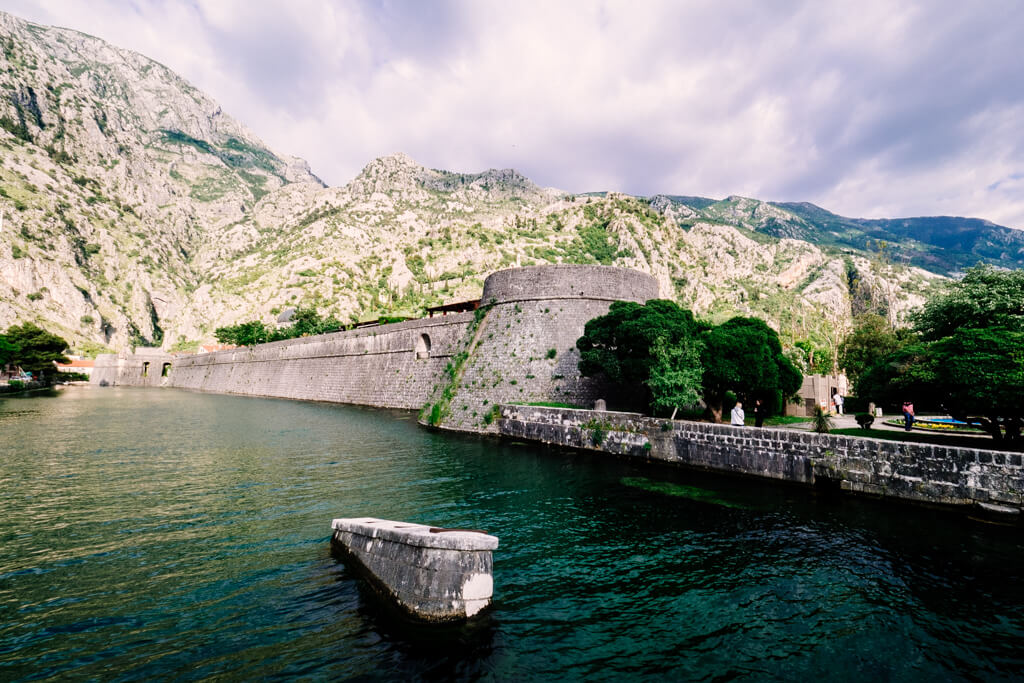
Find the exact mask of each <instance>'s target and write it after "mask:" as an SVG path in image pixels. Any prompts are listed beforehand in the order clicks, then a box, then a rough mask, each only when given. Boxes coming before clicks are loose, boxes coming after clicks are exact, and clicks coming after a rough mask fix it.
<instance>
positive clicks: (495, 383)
mask: <svg viewBox="0 0 1024 683" xmlns="http://www.w3.org/2000/svg"><path fill="white" fill-rule="evenodd" d="M657 296H658V283H657V280H655V279H654V278H652V277H651V276H649V275H645V274H643V273H640V272H638V271H633V270H627V269H624V268H613V267H610V266H580V265H556V266H532V267H527V268H516V269H511V270H505V271H499V272H497V273H494V274H492V275H491V276H490V277H488V278H487V280H486V281H485V282H484V298H483V300H482V304H483V306H482V308H481V310H479V311H477V312H476V313H459V314H454V315H448V316H442V317H435V318H425V319H421V320H411V321H406V322H402V323H395V324H391V325H381V326H378V327H370V328H362V329H358V330H349V331H346V332H336V333H333V334H325V335H319V336H316V337H305V338H302V339H291V340H287V341H280V342H273V343H270V344H260V345H257V346H253V347H246V348H239V349H232V350H228V351H220V352H217V353H212V354H202V355H194V356H193V355H178V356H171V355H168V354H162V353H159V352H157V353H154V352H153V350H148V349H147V350H141V349H140V350H139V352H138V353H136V354H134V355H122V356H116V357H115V356H101V357H100V359H97V364H96V368H95V370H94V372H93V376H92V381H93V383H96V384H102V383H106V384H121V385H133V386H171V387H181V388H185V389H193V390H197V391H210V392H220V393H230V394H244V395H250V396H273V397H279V398H294V399H305V400H316V401H328V402H336V403H355V404H360V405H368V406H378V407H386V408H412V409H419V408H422V407H423V406H424V405H426V404H428V403H429V404H431V405H439V406H441V407H442V408H443V410H442V411H441V415H440V417H441V419H440V420H439V421H438V426H440V427H443V428H447V429H455V430H463V431H490V432H494V431H495V430H496V426H495V425H494V424H493V420H491V421H490V422H488V421H486V420H485V416H487V415H488V414H489V413H490V412H491V411H492V410H493V407H494V406H495V404H497V403H502V402H527V403H529V402H541V401H544V402H559V403H570V404H574V405H584V406H589V405H590V404H591V403H592V402H593V401H594V400H595V399H596V398H608V397H607V396H604V395H603V388H602V387H600V386H598V385H597V384H596V383H595V382H593V381H592V380H590V379H587V378H582V377H580V375H579V370H578V368H577V364H578V362H579V352H578V351H577V350H576V340H577V339H579V337H580V335H582V334H583V327H584V325H586V323H587V321H589V320H591V319H592V318H595V317H597V316H599V315H603V314H604V313H607V311H608V307H609V306H610V305H611V303H612V302H613V301H616V300H620V299H621V300H626V301H636V302H641V303H642V302H644V301H647V300H648V299H653V298H656V297H657ZM424 335H425V336H426V337H429V340H430V350H429V353H428V354H424V355H425V356H426V357H422V358H420V357H418V356H419V355H420V354H418V352H417V350H418V348H422V347H423V346H424V344H423V341H422V340H423V337H424ZM549 355H550V357H549ZM165 362H170V363H171V368H170V372H169V373H168V375H167V376H166V377H164V376H162V372H161V369H162V367H163V363H165ZM449 362H451V363H452V366H453V367H455V368H456V372H455V379H454V381H453V380H452V377H451V376H450V375H449V374H448V373H446V372H445V367H446V366H447V365H448V364H449ZM146 363H149V365H148V366H146V365H145V364H146ZM145 368H148V372H144V369H145Z"/></svg>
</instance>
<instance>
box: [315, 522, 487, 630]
mask: <svg viewBox="0 0 1024 683" xmlns="http://www.w3.org/2000/svg"><path fill="white" fill-rule="evenodd" d="M331 528H332V529H333V535H332V536H331V544H332V546H333V547H334V548H335V549H337V550H338V551H339V552H340V553H341V554H343V555H344V556H346V557H347V558H349V559H350V560H352V561H354V562H355V563H356V565H357V567H358V568H359V569H361V570H362V571H363V573H364V574H366V576H367V578H368V579H369V580H370V582H371V583H372V584H373V586H374V587H375V588H376V589H377V590H378V591H379V592H380V593H382V594H383V595H384V596H385V597H387V598H388V599H390V600H392V601H394V603H395V604H397V605H398V606H399V607H400V608H401V609H402V610H403V611H405V612H406V613H407V614H408V615H409V616H411V617H414V618H416V619H419V620H423V621H434V622H441V621H459V620H462V619H468V618H469V617H472V616H474V615H475V614H477V613H479V612H480V610H482V609H484V608H485V607H487V605H489V604H490V602H491V596H492V594H493V592H494V577H493V573H492V572H493V569H492V567H493V558H492V555H491V553H492V551H493V550H494V549H495V548H497V547H498V539H497V538H496V537H494V536H491V535H489V534H485V533H483V532H479V531H468V530H464V529H438V528H435V527H429V526H424V525H422V524H410V523H407V522H392V521H388V520H386V519H375V518H373V517H362V518H357V519H335V520H334V521H333V522H332V524H331Z"/></svg>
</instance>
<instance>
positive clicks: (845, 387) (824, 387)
mask: <svg viewBox="0 0 1024 683" xmlns="http://www.w3.org/2000/svg"><path fill="white" fill-rule="evenodd" d="M837 391H838V392H839V395H840V396H843V397H846V396H848V395H849V393H850V383H849V380H847V379H846V375H804V383H803V385H801V387H800V391H799V392H797V395H798V396H799V397H800V403H788V404H786V414H787V415H797V416H800V417H812V416H813V415H814V408H815V407H816V406H821V408H822V409H824V410H825V412H829V411H830V410H832V394H834V393H836V392H837Z"/></svg>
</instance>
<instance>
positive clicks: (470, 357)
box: [423, 265, 658, 432]
mask: <svg viewBox="0 0 1024 683" xmlns="http://www.w3.org/2000/svg"><path fill="white" fill-rule="evenodd" d="M657 297H658V283H657V280H655V279H654V278H653V277H651V276H649V275H646V274H644V273H641V272H639V271H635V270H629V269H626V268H613V267H609V266H581V265H558V266H532V267H527V268H514V269H510V270H502V271H498V272H496V273H493V274H492V275H491V276H490V277H488V278H487V280H486V281H485V282H484V291H483V297H482V298H481V300H480V303H481V306H482V308H481V309H480V311H479V312H478V316H477V320H476V321H475V323H474V324H473V325H471V329H470V334H469V335H467V338H466V340H465V342H464V344H463V347H462V348H461V349H460V350H461V351H464V353H465V356H464V358H462V359H461V362H459V363H457V364H456V365H457V368H456V372H455V373H454V375H455V376H454V378H451V377H449V378H447V380H448V381H447V382H444V383H443V384H442V386H441V387H440V388H439V389H438V391H437V392H435V394H434V396H433V397H432V398H431V402H432V403H433V404H434V405H440V406H441V410H440V411H439V413H440V414H439V415H438V416H439V417H440V421H439V422H435V425H436V426H440V427H443V428H445V429H454V430H459V431H478V432H495V431H496V430H497V427H496V425H495V424H494V423H493V419H492V417H493V413H492V411H493V409H494V407H495V405H496V404H498V403H505V402H513V401H515V402H521V403H535V402H549V403H551V402H557V403H570V404H574V405H588V406H589V405H592V404H593V401H594V400H595V399H596V398H599V397H601V396H602V394H603V393H604V391H603V387H601V386H599V385H598V384H597V383H595V382H594V381H592V380H590V379H588V378H585V377H581V376H580V373H579V368H578V364H579V358H580V356H579V352H578V351H577V350H576V341H577V340H578V339H579V338H580V336H581V335H582V334H583V327H584V325H586V323H587V321H589V320H591V319H592V318H596V317H598V316H600V315H604V314H605V313H607V312H608V307H609V306H610V305H611V303H612V302H613V301H619V300H621V301H635V302H639V303H643V302H645V301H647V300H648V299H654V298H657ZM445 392H447V396H445ZM429 417H430V416H429V415H425V416H424V418H423V419H424V421H425V422H426V421H429Z"/></svg>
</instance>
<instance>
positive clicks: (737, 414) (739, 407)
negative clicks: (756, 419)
mask: <svg viewBox="0 0 1024 683" xmlns="http://www.w3.org/2000/svg"><path fill="white" fill-rule="evenodd" d="M745 417H746V415H744V414H743V404H742V403H740V402H739V401H736V406H735V407H734V408H733V409H732V421H731V422H730V423H729V424H732V425H735V426H737V427H742V426H743V419H744V418H745Z"/></svg>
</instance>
